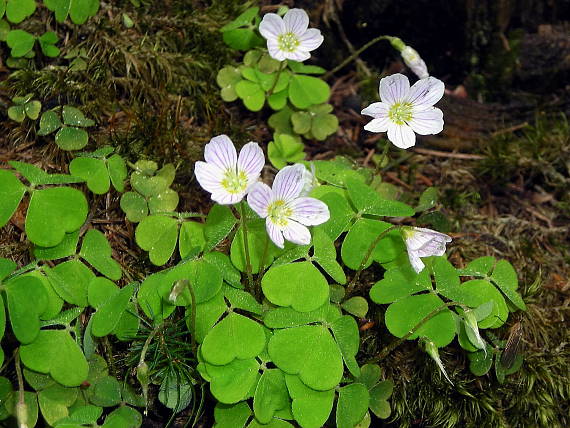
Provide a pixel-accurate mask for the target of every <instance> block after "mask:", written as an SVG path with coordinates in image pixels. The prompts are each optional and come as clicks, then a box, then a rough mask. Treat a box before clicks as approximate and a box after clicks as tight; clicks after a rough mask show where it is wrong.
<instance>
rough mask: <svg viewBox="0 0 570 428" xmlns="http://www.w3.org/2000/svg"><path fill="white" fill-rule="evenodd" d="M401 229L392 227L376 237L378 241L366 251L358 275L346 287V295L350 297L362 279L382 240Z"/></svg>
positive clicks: (373, 242)
mask: <svg viewBox="0 0 570 428" xmlns="http://www.w3.org/2000/svg"><path fill="white" fill-rule="evenodd" d="M399 228H400V226H390V227H389V228H388V229H385V230H383V231H382V232H381V233H380V234H379V235H378V236H377V237H376V239H375V240H374V241H372V243H371V244H370V247H368V250H367V251H366V254H365V256H364V258H363V259H362V262H361V263H360V266H359V267H358V270H357V271H356V273H355V274H354V276H353V277H352V281H350V284H348V287H346V294H347V295H350V294H351V293H352V291H353V290H354V286H355V285H356V282H357V281H358V278H360V274H361V272H362V271H363V270H364V268H365V267H366V264H367V263H368V259H370V256H372V252H373V251H374V248H376V245H378V243H379V242H380V241H381V240H382V238H384V237H385V236H386V235H387V234H388V233H390V232H391V231H393V230H394V229H399Z"/></svg>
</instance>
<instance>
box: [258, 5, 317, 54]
mask: <svg viewBox="0 0 570 428" xmlns="http://www.w3.org/2000/svg"><path fill="white" fill-rule="evenodd" d="M308 27H309V15H307V12H305V11H304V10H303V9H291V10H289V11H288V12H287V13H286V14H285V16H284V17H283V18H281V17H280V16H279V15H277V14H276V13H268V14H266V15H265V16H264V17H263V20H262V21H261V23H260V24H259V32H260V33H261V35H262V36H263V37H265V38H266V39H267V49H268V50H269V55H271V57H272V58H274V59H276V60H278V61H283V60H285V59H292V60H295V61H305V60H306V59H309V58H310V56H311V55H310V54H309V52H310V51H312V50H315V49H317V48H318V47H319V46H320V45H321V43H323V40H324V39H323V36H322V35H321V31H320V30H318V29H316V28H308Z"/></svg>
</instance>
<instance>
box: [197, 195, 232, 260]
mask: <svg viewBox="0 0 570 428" xmlns="http://www.w3.org/2000/svg"><path fill="white" fill-rule="evenodd" d="M236 223H237V219H236V218H235V216H234V215H233V213H232V210H231V209H230V208H228V207H227V206H226V205H218V204H216V205H214V206H213V207H212V208H211V209H210V212H209V213H208V217H206V225H205V227H204V236H205V238H206V244H205V246H204V250H205V251H210V250H211V249H213V248H214V247H215V246H216V245H218V244H219V243H220V242H221V241H222V240H223V239H225V238H226V237H227V236H228V234H229V233H230V232H231V231H232V229H233V228H234V226H235V225H236Z"/></svg>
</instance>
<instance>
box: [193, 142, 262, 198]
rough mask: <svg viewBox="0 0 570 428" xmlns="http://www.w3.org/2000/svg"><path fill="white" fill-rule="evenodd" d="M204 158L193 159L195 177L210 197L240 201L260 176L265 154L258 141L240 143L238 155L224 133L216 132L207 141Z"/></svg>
mask: <svg viewBox="0 0 570 428" xmlns="http://www.w3.org/2000/svg"><path fill="white" fill-rule="evenodd" d="M204 159H206V162H201V161H198V162H196V166H195V168H194V173H195V174H196V179H197V180H198V183H200V186H202V187H203V188H204V189H205V190H206V191H208V192H210V193H211V194H212V200H214V201H216V202H217V203H219V204H222V205H230V204H236V203H238V202H239V201H241V200H242V199H243V197H244V196H245V195H246V193H247V192H248V191H249V189H250V188H251V186H252V185H253V184H254V183H255V182H257V180H258V179H259V174H261V170H262V169H263V165H264V164H265V156H263V151H262V150H261V147H259V145H258V144H257V143H253V142H250V143H247V144H246V145H245V146H243V147H242V149H241V151H240V153H239V158H238V155H237V152H236V148H235V147H234V144H233V143H232V140H230V139H229V137H228V136H227V135H218V136H217V137H214V138H212V139H211V140H210V142H209V143H208V144H206V147H205V148H204Z"/></svg>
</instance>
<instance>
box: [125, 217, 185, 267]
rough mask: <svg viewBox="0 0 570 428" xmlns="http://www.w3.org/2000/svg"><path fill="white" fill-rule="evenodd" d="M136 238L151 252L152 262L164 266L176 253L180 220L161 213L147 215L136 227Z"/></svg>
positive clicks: (142, 246)
mask: <svg viewBox="0 0 570 428" xmlns="http://www.w3.org/2000/svg"><path fill="white" fill-rule="evenodd" d="M135 239H136V241H137V244H138V245H139V247H141V248H142V249H143V250H145V251H148V252H149V254H148V255H149V258H150V261H151V263H152V264H154V265H156V266H162V265H163V264H165V263H166V262H167V261H168V260H169V259H170V257H172V253H174V248H175V247H176V242H177V241H178V221H177V220H176V219H174V218H172V217H165V216H161V215H153V216H149V217H145V218H144V219H142V221H141V222H140V223H139V225H138V226H137V228H136V231H135Z"/></svg>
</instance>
